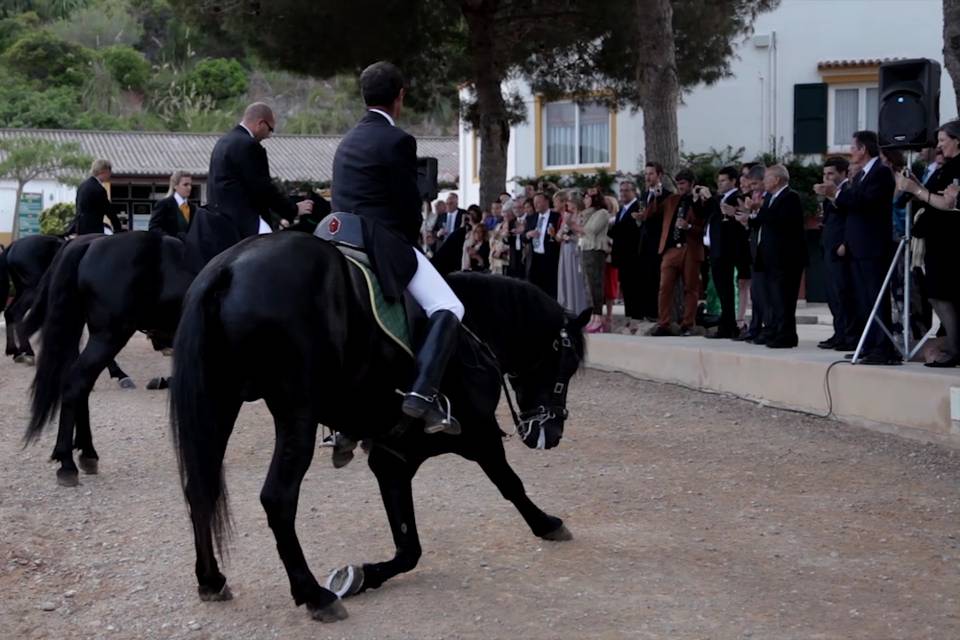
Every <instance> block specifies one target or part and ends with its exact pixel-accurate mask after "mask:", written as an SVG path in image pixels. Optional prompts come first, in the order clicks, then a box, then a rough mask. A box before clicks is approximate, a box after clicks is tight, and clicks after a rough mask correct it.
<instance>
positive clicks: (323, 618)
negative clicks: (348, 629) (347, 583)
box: [307, 600, 349, 622]
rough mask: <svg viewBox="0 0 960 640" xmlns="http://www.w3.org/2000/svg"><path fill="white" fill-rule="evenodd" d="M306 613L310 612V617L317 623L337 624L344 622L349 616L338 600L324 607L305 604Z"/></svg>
mask: <svg viewBox="0 0 960 640" xmlns="http://www.w3.org/2000/svg"><path fill="white" fill-rule="evenodd" d="M307 611H309V612H310V617H311V618H313V619H314V620H317V621H318V622H338V621H340V620H346V619H347V616H348V615H349V614H348V613H347V608H346V607H345V606H343V603H342V602H340V601H339V600H334V601H333V602H331V603H330V604H328V605H327V606H325V607H316V606H314V605H311V604H307Z"/></svg>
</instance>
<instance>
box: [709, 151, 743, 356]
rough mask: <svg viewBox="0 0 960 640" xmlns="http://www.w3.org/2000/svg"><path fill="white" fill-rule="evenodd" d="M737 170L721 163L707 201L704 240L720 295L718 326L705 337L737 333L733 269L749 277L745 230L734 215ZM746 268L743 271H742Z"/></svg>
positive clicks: (738, 330) (737, 191)
mask: <svg viewBox="0 0 960 640" xmlns="http://www.w3.org/2000/svg"><path fill="white" fill-rule="evenodd" d="M738 178H739V172H738V171H737V169H736V168H735V167H724V168H722V169H720V172H719V173H718V174H717V195H716V196H715V197H714V198H712V199H711V200H710V201H709V202H708V203H707V205H708V213H707V230H706V232H705V233H704V238H705V239H706V243H707V244H709V245H710V269H711V273H712V275H713V286H714V288H716V290H717V297H719V298H720V326H719V327H717V332H716V333H715V334H713V335H710V336H707V337H708V338H734V337H737V336H739V335H740V327H739V326H737V309H736V306H735V305H736V303H735V300H734V275H733V272H734V269H737V270H738V272H739V274H738V275H739V277H740V278H741V279H742V278H743V277H744V275H746V277H747V278H749V272H750V246H749V240H748V238H747V236H748V232H747V230H746V229H745V228H744V227H743V225H741V224H738V223H737V221H736V220H735V219H734V214H735V211H736V205H737V199H738V198H739V197H740V190H739V189H738V188H737V180H738ZM744 272H746V273H744Z"/></svg>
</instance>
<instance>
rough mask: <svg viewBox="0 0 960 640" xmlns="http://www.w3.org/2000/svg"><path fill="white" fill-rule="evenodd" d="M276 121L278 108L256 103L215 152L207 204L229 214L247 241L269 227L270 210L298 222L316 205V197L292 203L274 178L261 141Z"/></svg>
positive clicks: (240, 234)
mask: <svg viewBox="0 0 960 640" xmlns="http://www.w3.org/2000/svg"><path fill="white" fill-rule="evenodd" d="M276 123H277V121H276V118H275V117H274V115H273V110H272V109H271V108H270V107H269V106H267V105H266V104H264V103H262V102H255V103H253V104H251V105H250V106H249V107H247V109H246V111H244V113H243V120H242V121H241V122H240V124H238V125H237V126H235V127H234V128H233V129H232V130H230V131H229V132H228V133H227V134H226V135H225V136H223V137H222V138H220V139H219V140H218V141H217V144H216V146H214V148H213V153H212V154H211V155H210V173H209V176H208V178H207V207H208V208H209V209H210V210H212V211H215V212H217V213H219V214H221V215H223V216H224V217H225V218H227V219H229V220H230V221H231V222H232V223H233V226H234V227H235V228H236V230H237V234H238V235H239V237H240V238H239V239H241V240H242V239H243V238H246V237H248V236H252V235H256V234H258V233H265V232H269V231H270V226H269V225H268V224H267V222H266V221H267V220H269V219H270V211H273V212H275V213H277V214H278V215H280V216H281V217H283V218H286V219H287V220H290V221H291V222H292V221H293V220H294V219H295V218H296V217H297V215H299V214H308V213H310V212H311V211H312V210H313V203H312V202H311V201H310V200H304V201H302V202H298V203H297V204H295V205H294V204H292V203H291V202H290V201H289V200H288V199H287V197H286V196H284V195H283V194H282V193H281V192H280V190H279V189H277V187H276V185H274V184H273V182H272V181H271V180H270V167H269V165H268V164H267V150H266V149H264V148H263V146H262V145H261V144H260V142H261V141H263V140H266V139H267V138H269V137H270V135H271V134H272V133H273V131H274V128H275V127H276Z"/></svg>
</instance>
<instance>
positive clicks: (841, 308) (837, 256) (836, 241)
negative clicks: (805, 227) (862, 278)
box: [813, 157, 859, 351]
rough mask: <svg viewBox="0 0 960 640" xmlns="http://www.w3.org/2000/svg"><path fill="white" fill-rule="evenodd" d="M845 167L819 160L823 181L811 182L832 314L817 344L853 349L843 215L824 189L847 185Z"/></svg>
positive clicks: (830, 160)
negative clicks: (827, 335) (829, 331)
mask: <svg viewBox="0 0 960 640" xmlns="http://www.w3.org/2000/svg"><path fill="white" fill-rule="evenodd" d="M849 169H850V163H849V162H847V160H846V159H845V158H840V157H832V158H827V161H826V162H825V163H824V164H823V182H822V183H820V184H816V185H814V186H813V191H814V192H815V193H816V194H817V197H818V198H819V199H821V200H822V201H821V207H822V210H823V233H822V235H821V236H820V242H821V245H822V246H823V260H824V266H825V267H826V271H827V302H828V303H829V305H830V313H831V314H833V335H832V336H830V338H828V339H827V340H824V341H823V342H820V343H819V344H817V346H818V347H820V348H821V349H835V350H838V351H847V350H851V349H856V348H857V337H858V335H857V330H856V327H855V324H854V311H855V310H854V306H853V301H852V297H853V291H852V290H851V287H852V285H851V275H850V261H849V259H848V258H847V255H846V251H845V249H844V248H843V234H844V229H845V227H846V216H845V215H844V212H843V211H841V210H840V209H838V208H837V205H836V203H835V202H834V201H833V200H829V199H827V198H826V193H827V190H828V189H830V191H831V192H832V193H834V194H839V193H842V192H843V191H844V190H845V189H847V188H849V187H850V180H849V178H848V175H849ZM857 170H858V171H859V169H857ZM834 187H835V189H834Z"/></svg>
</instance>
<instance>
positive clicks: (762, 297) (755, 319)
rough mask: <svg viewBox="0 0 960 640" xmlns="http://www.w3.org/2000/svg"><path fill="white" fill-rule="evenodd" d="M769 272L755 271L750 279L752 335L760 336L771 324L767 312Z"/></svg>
mask: <svg viewBox="0 0 960 640" xmlns="http://www.w3.org/2000/svg"><path fill="white" fill-rule="evenodd" d="M766 283H767V272H766V271H756V270H754V272H753V277H752V278H751V279H750V316H751V317H750V335H752V336H754V337H759V336H760V334H761V333H763V332H764V329H765V328H766V327H767V326H769V324H770V323H769V321H768V319H767V317H766V314H767V291H766Z"/></svg>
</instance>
